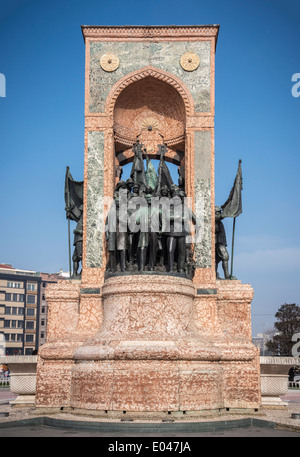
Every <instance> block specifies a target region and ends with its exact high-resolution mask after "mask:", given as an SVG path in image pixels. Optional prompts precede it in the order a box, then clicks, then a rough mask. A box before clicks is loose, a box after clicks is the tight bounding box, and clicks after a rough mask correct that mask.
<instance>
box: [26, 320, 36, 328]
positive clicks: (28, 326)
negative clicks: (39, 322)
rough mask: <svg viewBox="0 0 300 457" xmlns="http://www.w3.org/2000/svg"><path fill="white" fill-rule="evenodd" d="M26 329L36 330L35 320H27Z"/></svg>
mask: <svg viewBox="0 0 300 457" xmlns="http://www.w3.org/2000/svg"><path fill="white" fill-rule="evenodd" d="M26 329H28V330H34V322H33V321H27V322H26Z"/></svg>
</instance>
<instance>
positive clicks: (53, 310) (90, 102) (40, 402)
mask: <svg viewBox="0 0 300 457" xmlns="http://www.w3.org/2000/svg"><path fill="white" fill-rule="evenodd" d="M218 31H219V27H218V26H217V25H209V26H145V27H143V26H120V27H118V26H113V27H110V26H83V27H82V33H83V37H84V41H85V49H86V76H85V78H86V79H85V152H84V180H83V201H82V208H81V209H83V212H82V213H81V212H80V215H82V218H81V219H80V221H81V226H80V243H81V244H80V250H78V248H77V251H76V254H75V255H74V257H73V260H74V262H75V264H76V265H75V267H74V269H75V270H76V271H75V276H74V277H71V278H70V280H68V281H61V282H58V283H57V284H54V285H53V286H51V287H49V288H48V289H47V302H48V305H49V316H48V337H47V342H46V343H45V344H44V345H43V346H42V347H41V348H40V350H39V355H38V366H37V388H36V407H43V408H45V407H48V408H58V407H59V408H70V410H74V411H81V412H82V413H83V412H91V411H93V413H99V414H100V413H104V412H106V413H107V412H114V414H118V413H120V414H121V413H123V412H138V413H145V414H146V413H149V414H150V415H151V413H158V412H165V411H168V412H177V413H180V412H181V413H184V412H189V414H193V413H195V414H199V412H201V411H207V410H210V411H211V410H217V411H219V410H222V409H223V408H230V409H241V408H242V409H253V408H254V409H255V408H259V406H260V402H261V395H260V372H259V354H258V350H257V348H256V347H255V346H254V345H253V344H252V342H251V301H252V297H253V289H252V287H251V286H250V285H248V284H242V283H241V281H239V280H236V279H228V275H227V279H220V278H219V277H217V275H216V252H215V251H216V248H215V197H214V83H215V82H214V74H215V49H216V43H217V37H218ZM153 159H157V160H159V167H158V170H157V174H156V172H155V170H154V168H153V165H152V160H153ZM128 163H132V169H131V174H130V178H129V179H128V180H127V181H123V180H122V167H124V165H126V164H128ZM168 163H172V164H175V165H176V166H177V167H178V177H179V179H178V182H174V177H172V176H171V173H170V172H169V168H168ZM160 197H161V198H165V199H167V200H166V201H169V199H170V198H177V200H176V201H177V202H178V205H181V203H182V201H183V200H184V199H188V201H189V203H190V205H189V208H188V210H187V211H185V210H184V214H188V219H189V223H190V225H189V226H188V227H189V228H187V226H186V225H185V231H180V230H177V229H175V228H174V226H173V224H174V221H175V219H176V217H175V212H176V208H177V206H176V205H177V203H176V204H175V203H174V202H173V203H174V204H173V206H172V208H173V209H172V210H171V213H170V221H171V225H170V227H169V228H168V230H163V229H162V227H163V216H164V211H161V209H160V207H158V211H157V213H156V217H154V211H152V208H153V204H152V203H153V202H154V201H156V200H155V199H157V198H160ZM136 198H139V199H143V200H142V201H145V202H146V203H145V204H140V206H139V210H138V211H134V209H135V208H134V206H133V207H132V206H131V205H132V202H133V201H134V199H136ZM124 201H125V202H126V205H127V206H126V208H127V212H126V214H127V216H128V214H129V215H130V217H131V219H132V217H134V222H135V223H137V222H139V223H141V220H142V219H143V218H144V219H145V218H146V219H145V220H146V221H148V220H149V215H150V216H151V221H152V218H153V219H155V220H156V228H154V229H153V230H150V229H149V231H148V229H147V230H146V231H144V232H143V233H142V231H141V230H140V231H139V232H136V231H135V230H134V229H132V227H129V225H128V224H127V222H128V221H127V219H126V218H125V222H124V219H123V216H124V213H123V216H122V211H123V210H122V208H123V206H122V205H123V203H124ZM174 201H175V200H174ZM122 202H123V203H122ZM79 203H80V204H78V205H79V207H78V209H79V210H80V205H81V201H80V202H79ZM75 206H76V205H75ZM150 207H151V211H150V210H149V208H150ZM180 207H181V208H185V205H183V206H180ZM132 208H133V210H132ZM73 209H74V208H73ZM131 210H132V212H131ZM70 211H71V209H70V207H68V208H67V214H70ZM172 211H173V213H172ZM180 211H181V210H180ZM178 214H180V215H182V214H183V213H182V212H179V213H178ZM111 215H114V217H115V220H117V222H118V221H119V222H122V224H121V225H124V224H125V229H124V230H119V232H118V231H117V230H113V229H111V226H109V223H108V221H109V219H110V217H111ZM180 217H181V216H180ZM74 220H76V221H77V220H79V217H78V218H77V219H76V218H74ZM118 227H120V224H119V225H118ZM147 227H148V225H147ZM189 231H190V232H189ZM194 232H197V233H196V235H193V236H192V238H191V239H192V242H189V241H187V240H188V237H190V236H191V235H192V234H193V233H194ZM75 244H76V243H75V240H74V245H75ZM78 252H81V253H82V256H81V257H80V259H81V262H82V271H81V275H79V271H78V260H79V257H78Z"/></svg>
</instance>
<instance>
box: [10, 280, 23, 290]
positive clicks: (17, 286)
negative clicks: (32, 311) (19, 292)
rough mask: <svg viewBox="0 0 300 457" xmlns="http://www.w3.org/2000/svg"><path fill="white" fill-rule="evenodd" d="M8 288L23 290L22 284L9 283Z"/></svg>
mask: <svg viewBox="0 0 300 457" xmlns="http://www.w3.org/2000/svg"><path fill="white" fill-rule="evenodd" d="M7 287H14V288H15V289H21V283H20V282H11V281H7Z"/></svg>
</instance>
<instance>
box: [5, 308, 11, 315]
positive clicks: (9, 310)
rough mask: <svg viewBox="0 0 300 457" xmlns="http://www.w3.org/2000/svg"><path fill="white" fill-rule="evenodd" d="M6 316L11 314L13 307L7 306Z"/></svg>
mask: <svg viewBox="0 0 300 457" xmlns="http://www.w3.org/2000/svg"><path fill="white" fill-rule="evenodd" d="M5 314H11V306H5Z"/></svg>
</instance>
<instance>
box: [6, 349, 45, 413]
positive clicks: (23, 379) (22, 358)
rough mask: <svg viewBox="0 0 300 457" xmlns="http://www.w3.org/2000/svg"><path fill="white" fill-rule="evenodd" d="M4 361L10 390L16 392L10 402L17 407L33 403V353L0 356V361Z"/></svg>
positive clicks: (34, 369) (34, 359)
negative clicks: (6, 366) (8, 372)
mask: <svg viewBox="0 0 300 457" xmlns="http://www.w3.org/2000/svg"><path fill="white" fill-rule="evenodd" d="M2 360H3V362H5V363H6V364H7V365H8V366H9V370H10V377H11V378H10V391H11V392H12V393H13V394H18V397H17V398H16V399H15V400H12V401H11V402H10V404H11V405H12V406H18V407H28V406H34V405H35V392H36V366H37V356H35V355H14V356H6V357H4V356H3V357H0V362H2Z"/></svg>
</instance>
